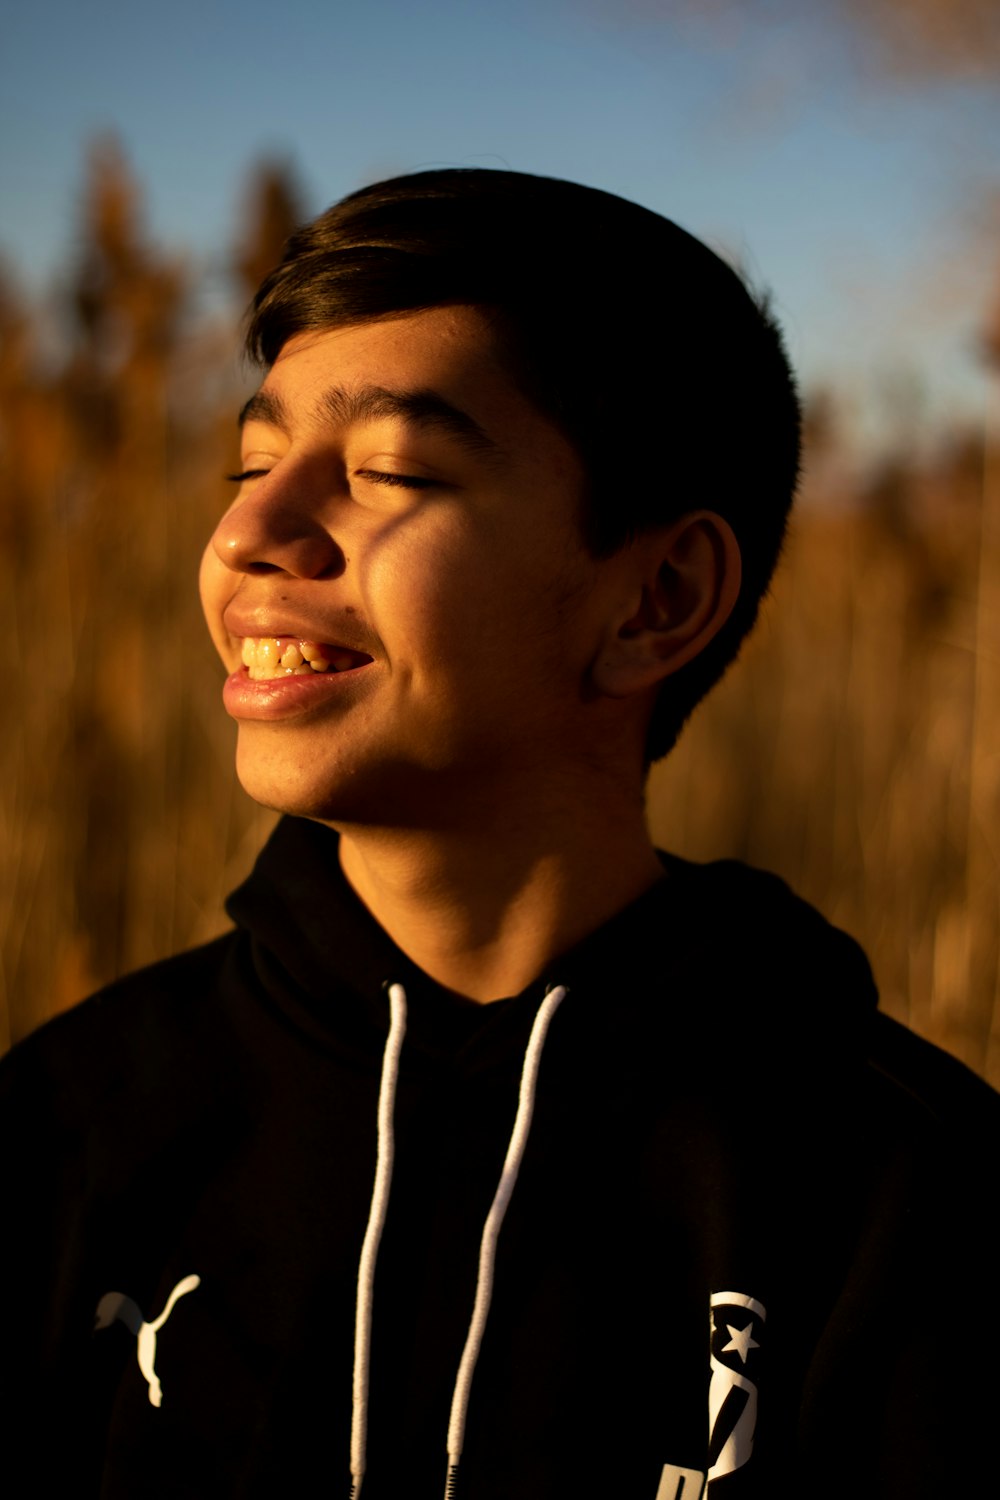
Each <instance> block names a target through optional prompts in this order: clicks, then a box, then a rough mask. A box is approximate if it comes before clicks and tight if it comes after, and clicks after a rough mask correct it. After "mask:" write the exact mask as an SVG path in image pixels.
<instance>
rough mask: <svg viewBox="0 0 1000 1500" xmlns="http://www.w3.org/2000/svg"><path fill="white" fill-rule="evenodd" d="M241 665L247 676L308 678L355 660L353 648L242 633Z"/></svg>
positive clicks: (257, 679) (338, 668)
mask: <svg viewBox="0 0 1000 1500" xmlns="http://www.w3.org/2000/svg"><path fill="white" fill-rule="evenodd" d="M242 655H243V665H244V666H245V667H246V668H247V672H248V674H249V676H250V677H252V678H253V679H254V680H255V681H260V680H261V679H263V678H267V677H308V676H309V674H310V673H312V672H327V671H331V670H332V671H334V672H344V671H346V670H347V668H348V667H353V666H354V665H355V664H356V662H357V655H356V653H355V652H353V651H347V650H339V651H338V650H332V649H331V650H330V651H329V654H328V655H324V654H323V647H321V646H317V645H316V643H315V641H280V640H277V639H275V637H274V636H270V635H261V636H251V635H248V636H244V638H243V652H242Z"/></svg>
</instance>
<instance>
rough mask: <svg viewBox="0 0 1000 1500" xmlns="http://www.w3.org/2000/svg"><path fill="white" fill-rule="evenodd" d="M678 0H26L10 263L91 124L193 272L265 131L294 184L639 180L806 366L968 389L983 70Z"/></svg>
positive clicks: (860, 384) (13, 29) (39, 252)
mask: <svg viewBox="0 0 1000 1500" xmlns="http://www.w3.org/2000/svg"><path fill="white" fill-rule="evenodd" d="M699 9H701V11H702V13H704V12H705V7H704V6H701V7H699V6H698V5H697V4H696V3H695V0H687V3H686V4H684V3H681V0H678V3H672V0H629V3H626V4H617V5H615V4H612V3H611V0H535V3H534V4H527V3H522V0H493V3H492V4H488V3H485V0H465V3H461V0H425V3H423V4H419V3H411V4H405V3H403V0H368V3H367V4H365V3H364V0H352V3H351V4H344V3H342V0H326V3H325V4H320V3H313V0H299V3H295V0H290V3H288V4H287V5H286V6H285V7H284V8H279V7H278V6H276V5H275V4H273V3H271V4H267V5H265V4H261V3H260V0H243V3H240V4H237V3H235V0H201V3H197V0H173V3H170V0H158V3H156V4H145V3H137V0H76V3H71V0H34V3H33V4H31V5H30V6H29V5H23V6H19V7H17V8H16V9H14V10H12V11H11V12H10V13H9V14H8V16H7V18H6V20H5V27H4V41H3V47H2V54H0V250H2V252H3V253H4V254H5V256H6V258H7V260H8V261H9V262H11V263H12V264H13V267H14V269H15V271H16V272H17V274H18V275H19V277H20V279H21V281H22V283H24V284H26V285H27V286H28V287H29V289H36V290H38V289H41V288H44V287H45V286H46V285H48V284H50V283H51V281H52V279H53V278H54V277H55V275H56V274H57V272H58V269H59V268H60V266H62V265H64V264H65V263H66V260H67V257H68V255H69V253H70V251H71V247H72V243H73V231H74V223H75V219H74V215H75V212H76V207H77V203H78V200H79V192H80V185H81V182H82V176H83V167H84V160H85V154H86V147H87V143H88V141H89V140H90V139H92V138H93V137H94V136H95V135H96V134H97V133H98V132H100V131H106V130H113V131H115V132H117V134H118V135H119V137H120V138H121V140H122V142H123V144H124V146H125V148H126V151H127V153H128V156H129V158H130V160H131V162H132V165H133V168H134V170H135V172H136V174H137V176H138V178H139V180H140V181H141V183H142V184H143V187H144V190H145V192H146V195H147V216H148V223H149V226H150V229H151V231H152V232H153V233H154V234H155V236H156V238H157V239H158V240H159V241H160V242H161V243H162V244H164V245H165V246H167V247H170V248H176V249H183V250H185V251H186V252H188V253H189V255H190V256H191V257H192V258H193V261H194V264H195V265H196V266H197V267H198V268H199V269H200V270H201V272H202V273H203V274H204V277H205V282H206V285H209V284H211V282H212V275H213V270H214V272H215V281H216V283H217V282H218V268H219V267H220V265H221V264H222V263H223V262H224V259H225V256H226V254H227V252H228V249H229V247H230V246H231V244H232V240H233V235H234V232H235V227H236V224H237V222H238V220H239V214H240V205H241V199H242V194H243V192H244V190H245V184H246V180H247V175H248V171H249V168H250V164H251V163H252V161H253V160H254V159H255V157H257V156H259V155H261V154H262V153H265V152H267V153H271V154H278V155H282V156H285V157H288V158H289V159H291V160H292V162H293V163H294V164H295V166H296V167H297V169H298V172H299V175H300V177H301V180H302V182H303V185H304V187H305V188H306V191H307V196H308V199H309V206H310V208H315V209H319V208H321V207H323V206H324V205H325V204H326V203H328V202H330V201H332V200H333V199H334V198H336V197H338V196H340V195H341V194H342V193H344V192H346V191H348V190H350V189H351V188H353V187H356V186H358V185H359V184H361V183H362V182H365V181H369V180H372V179H373V178H376V177H379V176H385V175H390V174H392V173H394V172H397V171H407V170H414V169H417V168H420V167H423V166H427V165H437V164H457V165H494V164H495V165H498V166H510V167H513V168H517V169H520V170H524V171H531V172H543V173H551V174H553V175H556V176H564V177H571V178H576V179H578V180H580V181H584V182H589V183H593V184H594V185H596V186H599V187H603V188H607V189H610V190H611V191H614V192H618V193H622V194H623V195H625V196H626V197H632V198H635V199H637V200H638V201H640V202H642V203H645V204H647V205H649V206H650V207H652V208H655V209H657V210H659V211H660V212H663V213H666V214H667V215H668V216H670V217H672V218H676V219H677V220H678V221H679V222H680V223H682V224H684V225H685V227H687V228H689V229H691V230H693V231H694V232H695V233H697V234H700V235H701V236H702V237H704V238H706V239H708V240H709V242H710V243H712V244H713V245H715V246H717V247H719V248H722V249H723V250H725V251H727V252H729V253H731V254H734V255H736V256H738V257H739V258H740V259H741V260H742V261H743V262H744V263H745V264H746V265H747V266H748V267H749V269H750V270H751V272H752V274H753V275H754V277H755V278H756V279H758V280H759V281H761V282H763V283H765V284H767V285H769V286H771V287H772V289H773V291H774V294H775V298H776V306H777V309H778V311H779V315H780V316H781V318H782V320H783V322H784V324H785V326H786V330H787V335H788V341H789V346H790V349H791V352H792V355H793V359H794V360H795V361H796V362H797V363H798V365H799V366H800V368H801V370H802V372H803V375H804V378H805V381H806V382H807V383H808V384H815V383H817V382H819V381H821V380H833V381H835V382H836V383H837V384H838V385H839V386H840V387H841V388H842V389H843V390H845V391H850V392H851V393H852V394H853V397H854V400H855V402H856V403H857V404H858V405H859V406H860V407H865V406H867V407H869V408H870V409H875V408H877V406H878V403H879V401H880V399H881V397H880V395H879V392H880V390H881V389H882V388H883V387H884V386H885V384H886V382H887V381H888V379H889V377H890V375H891V374H892V373H893V372H895V371H897V370H903V371H905V372H906V373H907V374H908V375H910V376H911V377H912V378H913V379H915V380H916V381H917V382H918V383H919V385H920V386H921V387H922V388H923V390H924V392H925V400H926V403H927V407H928V410H929V412H930V414H931V415H932V416H933V415H937V414H942V415H943V414H944V413H946V412H947V411H948V410H950V409H953V408H955V407H956V406H963V407H964V408H966V409H967V410H969V411H970V412H974V411H975V409H976V406H977V403H978V404H981V402H982V400H983V392H984V390H985V381H984V377H983V376H982V373H981V371H980V369H979V368H978V366H977V364H976V359H975V354H974V350H973V342H974V339H975V335H976V332H977V330H978V328H979V327H980V326H981V324H982V320H983V318H984V317H985V313H986V308H987V305H988V304H989V301H990V299H991V297H992V296H993V295H994V293H995V292H996V290H997V289H998V285H1000V214H997V213H996V212H995V207H996V204H997V202H998V201H1000V192H998V182H1000V166H998V163H1000V90H998V89H997V88H996V81H995V80H989V79H987V80H980V81H978V82H977V81H975V80H969V79H962V78H959V77H949V76H947V75H945V76H940V77H936V78H935V77H929V76H923V77H920V78H913V77H902V78H901V77H897V76H895V75H888V74H886V72H885V71H884V70H883V69H881V68H880V67H879V66H878V65H876V63H875V62H874V61H873V50H872V46H871V39H870V37H867V36H865V35H864V34H863V33H860V32H858V31H857V30H853V29H850V28H849V27H847V26H846V25H843V24H841V23H839V22H838V21H837V20H836V16H835V15H834V14H833V13H834V12H835V9H836V0H824V3H823V4H820V5H817V6H814V7H812V8H810V9H809V14H808V16H807V17H805V18H803V17H802V16H801V15H799V14H797V13H796V9H795V7H794V6H792V5H789V6H788V7H787V9H786V8H785V7H784V6H783V5H781V4H780V0H779V3H777V4H771V5H758V6H757V7H753V6H749V7H748V8H747V9H746V10H745V11H743V12H741V11H740V5H739V0H729V4H726V3H725V0H723V3H722V5H721V12H720V11H719V7H718V5H716V8H715V10H714V11H712V10H711V7H709V11H710V13H712V14H716V15H719V14H721V16H722V19H721V20H719V21H718V22H717V23H716V24H714V25H709V24H707V23H705V22H703V21H700V20H699V19H698V12H699ZM751 10H752V11H753V13H754V18H753V19H751V20H746V19H745V17H746V16H747V15H749V13H750V11H751ZM741 15H743V16H744V19H743V20H742V22H741V20H740V16H741ZM831 15H833V19H831ZM991 205H992V206H993V212H992V215H991Z"/></svg>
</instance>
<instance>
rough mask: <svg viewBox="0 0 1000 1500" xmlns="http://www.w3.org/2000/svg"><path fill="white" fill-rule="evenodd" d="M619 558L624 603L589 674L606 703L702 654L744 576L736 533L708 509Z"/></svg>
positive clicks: (636, 544)
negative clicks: (608, 699) (622, 574)
mask: <svg viewBox="0 0 1000 1500" xmlns="http://www.w3.org/2000/svg"><path fill="white" fill-rule="evenodd" d="M621 559H622V564H623V567H624V570H625V575H626V576H625V580H624V582H625V585H626V590H625V592H626V594H627V600H626V602H625V604H624V606H623V608H622V609H621V610H619V613H618V615H617V617H616V618H615V619H614V621H613V622H611V623H610V624H609V629H608V633H607V636H606V638H605V641H604V644H603V647H602V649H601V651H600V652H599V653H598V655H597V657H596V658H595V660H594V665H593V667H592V669H591V672H592V678H593V682H594V686H595V687H596V688H597V689H598V691H599V692H601V693H603V694H604V695H605V696H607V697H610V698H626V697H629V696H630V695H631V694H632V693H640V692H644V691H645V690H646V689H648V688H651V687H655V686H656V685H657V684H658V683H660V682H661V681H662V680H663V679H664V678H665V677H669V676H670V674H671V673H672V672H676V671H677V670H678V669H679V668H680V667H683V666H685V665H686V664H687V662H689V661H692V660H693V659H694V657H696V656H697V655H698V654H699V653H700V652H702V651H704V649H705V647H706V646H707V645H708V643H709V641H711V640H712V638H713V637H714V636H716V635H718V633H719V631H720V630H721V629H722V627H723V625H724V624H725V623H726V621H727V620H728V619H729V616H730V615H731V614H732V612H733V607H734V605H735V604H736V600H737V598H738V597H739V592H740V581H741V578H742V565H741V560H740V548H739V543H738V542H737V540H736V537H735V534H734V533H733V529H732V527H731V526H730V525H729V522H728V521H726V520H724V519H723V518H722V516H720V515H717V514H716V513H715V511H710V510H698V511H691V512H690V513H689V514H688V515H685V516H681V517H680V519H679V520H677V521H675V522H674V523H673V524H672V525H671V526H668V527H664V528H658V529H657V530H656V531H651V532H646V533H645V534H644V535H642V536H640V537H638V538H637V539H636V541H635V542H633V543H632V544H631V546H630V547H628V548H626V549H625V552H623V553H622V554H621Z"/></svg>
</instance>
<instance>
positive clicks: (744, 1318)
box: [708, 1292, 767, 1484]
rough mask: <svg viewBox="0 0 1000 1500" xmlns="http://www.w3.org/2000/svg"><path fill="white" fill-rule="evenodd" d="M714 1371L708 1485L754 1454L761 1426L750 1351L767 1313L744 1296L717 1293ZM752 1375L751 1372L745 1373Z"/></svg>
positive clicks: (714, 1295)
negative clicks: (756, 1430) (756, 1427)
mask: <svg viewBox="0 0 1000 1500" xmlns="http://www.w3.org/2000/svg"><path fill="white" fill-rule="evenodd" d="M711 1309H712V1310H711V1316H710V1326H711V1366H712V1379H711V1383H710V1385H709V1388H708V1431H709V1439H708V1462H709V1468H708V1482H709V1484H711V1482H712V1480H713V1479H721V1477H722V1475H723V1474H731V1473H732V1472H733V1470H734V1469H739V1468H742V1466H743V1465H744V1464H745V1463H746V1461H747V1459H748V1458H749V1457H750V1455H751V1453H752V1452H753V1434H754V1428H755V1426H756V1425H757V1386H756V1384H755V1382H754V1380H752V1379H750V1375H751V1374H755V1372H756V1362H755V1360H754V1358H753V1353H752V1351H753V1350H754V1349H759V1348H760V1344H759V1343H758V1342H757V1339H756V1338H755V1337H754V1335H755V1334H759V1333H760V1332H761V1328H762V1325H763V1322H764V1319H765V1318H766V1316H767V1313H766V1311H765V1309H764V1305H763V1303H761V1302H757V1301H756V1300H755V1299H754V1298H753V1297H748V1296H747V1295H746V1294H745V1293H744V1292H713V1293H712V1298H711ZM747 1372H749V1373H747Z"/></svg>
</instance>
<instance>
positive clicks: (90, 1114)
mask: <svg viewBox="0 0 1000 1500" xmlns="http://www.w3.org/2000/svg"><path fill="white" fill-rule="evenodd" d="M238 946H239V934H237V933H235V932H230V933H227V934H225V935H224V936H223V937H221V938H217V939H216V940H214V941H213V942H211V943H207V944H205V945H204V946H202V947H200V948H195V949H191V950H190V951H188V952H185V953H181V954H178V955H176V956H174V957H172V958H168V959H164V960H162V961H160V962H159V963H155V964H151V965H150V966H148V967H147V968H144V969H139V970H137V971H136V972H134V973H132V974H129V975H126V976H125V977H123V978H121V979H118V980H116V981H115V982H114V983H112V984H109V985H107V986H106V987H105V988H103V989H101V990H99V991H98V992H97V993H96V994H94V995H92V996H90V998H89V999H87V1000H84V1001H82V1002H81V1003H80V1004H78V1005H76V1006H74V1007H73V1008H72V1009H71V1010H68V1011H65V1012H64V1013H63V1014H61V1015H58V1016H56V1017H54V1018H53V1019H52V1020H51V1021H48V1022H47V1023H46V1024H45V1025H43V1026H41V1027H39V1029H38V1030H37V1031H35V1032H33V1033H32V1034H31V1035H29V1036H28V1037H26V1038H25V1039H24V1040H23V1041H21V1042H19V1043H18V1044H17V1045H16V1046H14V1047H13V1048H12V1049H11V1051H10V1052H9V1053H8V1054H7V1055H6V1056H5V1057H4V1058H3V1059H0V1112H2V1114H3V1115H4V1116H5V1117H6V1118H8V1119H10V1118H11V1115H12V1114H13V1115H14V1116H15V1117H18V1118H22V1119H23V1118H28V1117H32V1116H33V1117H35V1118H36V1119H37V1120H38V1121H39V1122H41V1121H42V1120H44V1121H45V1122H46V1124H47V1128H48V1130H50V1131H51V1130H60V1129H63V1130H71V1131H72V1130H73V1129H74V1128H75V1127H77V1126H79V1125H80V1124H81V1123H82V1122H83V1121H84V1120H87V1121H91V1122H92V1121H93V1119H94V1117H95V1113H98V1114H99V1113H100V1111H101V1109H102V1108H107V1109H109V1110H113V1108H114V1105H115V1102H116V1101H118V1100H120V1099H122V1098H123V1097H124V1096H126V1095H131V1096H136V1095H142V1096H143V1097H145V1098H147V1099H151V1100H152V1099H155V1097H156V1095H157V1093H158V1092H159V1090H160V1089H162V1088H165V1087H166V1086H167V1085H168V1084H169V1085H170V1087H171V1088H172V1089H173V1091H174V1092H176V1084H177V1080H178V1078H179V1077H187V1078H189V1079H190V1078H192V1077H193V1075H197V1074H198V1073H199V1072H200V1071H201V1065H200V1064H199V1057H201V1056H202V1055H203V1053H204V1051H205V1047H206V1042H208V1041H210V1040H211V1038H212V1036H213V1033H216V1034H217V1033H218V1032H219V1029H220V1025H221V1024H223V1023H222V1020H221V1012H222V1010H223V1008H224V1007H223V1006H222V1004H221V1003H220V1002H221V1000H222V997H224V996H225V994H226V992H227V990H228V989H229V988H230V987H231V979H230V978H229V977H228V976H229V971H231V970H232V968H233V966H234V964H238V963H239V954H238V951H237V950H238ZM217 1045H218V1043H217V1042H216V1046H217Z"/></svg>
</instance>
